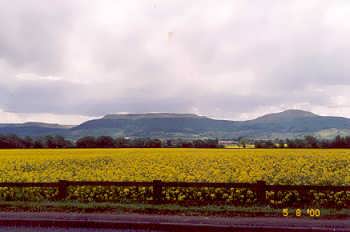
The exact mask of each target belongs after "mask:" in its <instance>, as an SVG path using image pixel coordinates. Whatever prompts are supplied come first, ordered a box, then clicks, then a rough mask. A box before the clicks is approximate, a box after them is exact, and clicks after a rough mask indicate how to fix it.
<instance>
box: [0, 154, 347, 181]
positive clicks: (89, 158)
mask: <svg viewBox="0 0 350 232" xmlns="http://www.w3.org/2000/svg"><path fill="white" fill-rule="evenodd" d="M155 179H160V180H163V181H193V182H198V181H206V182H255V181H257V180H265V181H266V182H267V183H269V184H321V185H349V184H350V150H341V149H333V150H327V149H324V150H321V149H295V150H294V149H266V150H264V149H261V150H259V149H85V150H79V149H66V150H65V149H64V150H59V149H56V150H0V182H9V181H10V182H26V181H31V182H49V181H57V180H72V181H73V180H95V181H124V180H128V181H151V180H155Z"/></svg>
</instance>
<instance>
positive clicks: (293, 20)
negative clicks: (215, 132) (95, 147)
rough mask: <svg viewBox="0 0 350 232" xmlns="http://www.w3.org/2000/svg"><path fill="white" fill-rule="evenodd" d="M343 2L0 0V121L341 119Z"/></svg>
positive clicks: (345, 82)
mask: <svg viewBox="0 0 350 232" xmlns="http://www.w3.org/2000/svg"><path fill="white" fill-rule="evenodd" d="M349 21H350V1H347V0H344V1H341V0H338V1H336V0H335V1H329V0H325V1H321V0H319V1H313V0H307V1H305V0H300V1H287V0H286V1H279V0H276V1H268V0H264V1H261V0H256V1H254V0H243V1H239V0H227V1H224V0H220V1H216V0H213V1H201V0H199V1H189V0H183V1H181V0H176V1H175V0H174V1H166V0H144V1H141V0H125V1H118V0H111V1H103V0H102V1H101V0H98V1H97V0H96V1H77V0H74V1H72V0H66V1H65V0H57V1H54V0H50V1H46V0H22V1H18V0H0V122H23V121H45V122H59V123H65V124H76V123H79V122H81V121H84V120H87V119H89V118H95V117H100V116H102V115H105V114H109V113H118V112H130V113H142V112H174V113H197V114H200V115H206V116H211V117H214V118H222V119H233V120H244V119H251V118H254V117H256V116H258V115H261V114H265V113H269V112H277V111H282V110H285V109H289V108H293V109H304V110H310V111H313V112H315V113H318V114H321V115H339V116H346V117H350V100H349V99H350V64H349V61H350V42H349V41H350V23H349Z"/></svg>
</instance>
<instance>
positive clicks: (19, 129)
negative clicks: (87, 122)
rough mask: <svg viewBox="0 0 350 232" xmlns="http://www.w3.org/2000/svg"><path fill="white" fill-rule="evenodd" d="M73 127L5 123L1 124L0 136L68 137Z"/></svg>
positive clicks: (32, 123)
mask: <svg viewBox="0 0 350 232" xmlns="http://www.w3.org/2000/svg"><path fill="white" fill-rule="evenodd" d="M72 127H73V126H66V125H59V124H49V123H41V122H27V123H17V124H10V123H6V124H5V123H3V124H0V134H16V135H18V136H34V137H37V136H43V135H49V134H60V135H68V134H69V133H67V132H68V131H69V129H70V128H72Z"/></svg>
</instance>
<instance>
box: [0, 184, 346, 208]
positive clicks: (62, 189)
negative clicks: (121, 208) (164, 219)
mask: <svg viewBox="0 0 350 232" xmlns="http://www.w3.org/2000/svg"><path fill="white" fill-rule="evenodd" d="M70 186H109V187H112V186H115V187H152V189H153V190H152V191H153V192H152V198H153V202H154V203H158V204H160V203H162V202H163V201H164V199H163V198H162V190H163V188H169V187H170V188H171V187H178V188H205V187H207V188H226V189H229V188H247V189H251V190H253V191H254V192H255V193H256V198H257V203H258V204H260V205H265V204H267V197H266V192H267V191H293V190H296V191H298V192H301V193H305V192H307V191H311V190H315V191H334V192H339V191H346V192H350V186H322V185H268V184H266V182H264V181H257V182H256V183H213V182H212V183H208V182H163V181H161V180H154V181H152V182H144V181H139V182H137V181H135V182H132V181H124V182H114V181H104V182H101V181H67V180H60V181H58V182H26V183H23V182H3V183H0V187H18V188H26V187H38V188H46V187H48V188H57V189H58V196H57V198H58V199H59V200H63V199H65V198H66V197H67V195H68V187H70Z"/></svg>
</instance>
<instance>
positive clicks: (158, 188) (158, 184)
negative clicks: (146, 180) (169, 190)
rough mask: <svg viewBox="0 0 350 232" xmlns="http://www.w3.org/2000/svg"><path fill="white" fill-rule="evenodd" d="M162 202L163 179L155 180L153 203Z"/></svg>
mask: <svg viewBox="0 0 350 232" xmlns="http://www.w3.org/2000/svg"><path fill="white" fill-rule="evenodd" d="M161 202H162V181H161V180H154V181H153V203H156V204H160V203H161Z"/></svg>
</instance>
